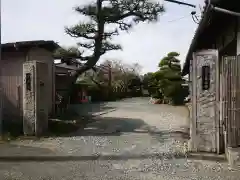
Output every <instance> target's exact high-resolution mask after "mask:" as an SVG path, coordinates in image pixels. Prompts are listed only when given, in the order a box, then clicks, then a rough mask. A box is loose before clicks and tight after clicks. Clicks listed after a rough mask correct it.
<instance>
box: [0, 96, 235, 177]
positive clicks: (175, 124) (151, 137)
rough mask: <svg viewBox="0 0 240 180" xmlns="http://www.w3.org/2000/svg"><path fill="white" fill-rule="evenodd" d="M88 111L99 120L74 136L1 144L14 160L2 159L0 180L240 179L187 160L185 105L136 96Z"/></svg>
mask: <svg viewBox="0 0 240 180" xmlns="http://www.w3.org/2000/svg"><path fill="white" fill-rule="evenodd" d="M89 112H91V113H92V114H95V115H98V116H97V117H96V121H95V122H93V123H90V124H88V125H87V127H86V128H85V129H84V130H83V129H80V130H79V131H78V132H76V133H74V134H73V135H69V136H66V137H58V138H45V139H41V140H39V141H31V140H24V141H22V142H13V143H11V146H10V145H9V146H8V147H6V148H5V149H6V150H5V151H4V147H5V146H4V145H2V148H1V146H0V149H2V152H1V154H0V155H2V156H4V155H5V156H9V159H8V161H7V160H6V159H2V161H1V160H0V179H9V180H10V179H11V180H12V179H18V180H23V179H24V180H25V179H31V180H40V179H42V180H52V179H54V180H55V179H56V180H58V179H62V180H68V179H69V180H70V179H71V180H75V179H76V180H80V179H83V180H84V179H89V180H90V179H91V180H94V179H102V180H108V179H109V180H110V179H114V180H115V179H119V180H120V179H126V180H127V179H144V180H145V179H146V180H148V179H149V180H150V179H151V180H154V179H159V180H171V179H176V180H180V179H184V180H191V179H192V180H198V179H199V180H201V179H211V180H213V179H214V180H215V179H216V180H220V179H224V180H227V179H236V180H237V179H239V175H240V173H239V172H238V171H233V172H230V171H229V170H228V168H227V164H226V163H225V162H217V161H216V160H214V161H213V160H204V161H203V160H194V159H192V158H186V157H185V152H186V147H185V145H186V142H187V138H188V136H187V131H188V110H187V108H186V107H173V106H169V105H152V104H149V103H148V98H131V99H125V100H122V101H119V102H109V103H105V104H101V105H99V104H92V105H90V104H89V105H85V106H82V107H80V108H79V113H80V114H81V115H82V113H89ZM100 112H101V113H100ZM19 156H21V158H18V159H17V158H15V159H14V157H19ZM10 157H12V158H10Z"/></svg>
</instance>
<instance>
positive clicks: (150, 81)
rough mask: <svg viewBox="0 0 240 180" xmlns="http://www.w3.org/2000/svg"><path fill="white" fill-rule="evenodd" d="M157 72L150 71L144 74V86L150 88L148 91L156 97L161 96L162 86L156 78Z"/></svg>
mask: <svg viewBox="0 0 240 180" xmlns="http://www.w3.org/2000/svg"><path fill="white" fill-rule="evenodd" d="M155 76H156V73H154V72H149V73H147V74H144V76H143V82H142V83H143V88H144V89H146V90H148V93H149V94H150V95H152V96H154V97H157V98H159V97H160V91H159V90H160V87H159V84H158V81H157V79H156V77H155Z"/></svg>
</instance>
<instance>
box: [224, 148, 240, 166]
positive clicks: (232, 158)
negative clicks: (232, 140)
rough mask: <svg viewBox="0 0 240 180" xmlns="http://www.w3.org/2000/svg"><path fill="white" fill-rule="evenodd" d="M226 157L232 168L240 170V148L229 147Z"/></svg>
mask: <svg viewBox="0 0 240 180" xmlns="http://www.w3.org/2000/svg"><path fill="white" fill-rule="evenodd" d="M226 157H227V160H228V163H229V166H230V167H231V168H233V169H236V168H237V169H239V168H240V148H230V147H228V148H227V149H226Z"/></svg>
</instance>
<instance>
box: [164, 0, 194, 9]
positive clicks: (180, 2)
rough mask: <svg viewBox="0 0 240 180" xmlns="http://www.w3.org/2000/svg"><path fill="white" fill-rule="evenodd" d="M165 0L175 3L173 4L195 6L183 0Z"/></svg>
mask: <svg viewBox="0 0 240 180" xmlns="http://www.w3.org/2000/svg"><path fill="white" fill-rule="evenodd" d="M165 1H168V2H171V3H175V4H179V5H185V6H190V7H193V8H196V5H194V4H189V3H185V2H182V1H176V0H165Z"/></svg>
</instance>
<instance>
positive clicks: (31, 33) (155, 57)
mask: <svg viewBox="0 0 240 180" xmlns="http://www.w3.org/2000/svg"><path fill="white" fill-rule="evenodd" d="M83 1H84V2H86V1H87V0H1V2H2V4H1V18H2V27H1V35H2V42H3V43H6V42H16V41H26V40H54V41H56V42H58V43H59V44H60V45H61V46H72V45H75V44H76V42H77V40H76V39H74V38H71V37H69V36H68V35H66V34H65V33H64V26H66V25H73V24H75V23H77V22H79V20H80V17H79V15H78V14H77V13H76V12H74V11H73V7H75V6H76V5H79V4H81V2H83ZM182 1H183V0H182ZM202 1H203V0H185V2H188V3H192V4H196V5H198V4H202ZM164 6H165V9H166V12H165V13H164V14H163V15H161V17H160V21H159V22H158V23H155V24H139V25H138V26H136V27H135V28H134V29H133V30H132V31H131V32H130V33H128V34H127V33H122V34H121V35H120V36H118V37H117V38H116V41H118V42H119V43H121V44H122V46H123V51H112V52H110V53H108V54H106V55H104V56H103V57H102V58H101V60H104V59H107V58H117V59H122V60H123V61H124V62H127V63H136V62H138V63H139V64H140V65H141V66H142V67H143V72H148V71H155V70H157V64H158V63H159V61H160V59H161V58H162V57H163V56H165V55H166V54H167V53H168V52H170V51H177V52H179V53H180V54H181V56H180V59H181V61H182V62H183V61H184V58H185V56H186V53H187V51H188V48H189V45H190V42H191V40H192V38H193V35H194V32H195V29H196V26H197V24H195V23H194V22H193V20H192V18H191V16H190V13H191V11H192V10H195V9H193V8H191V7H186V6H180V5H177V4H173V3H169V2H164ZM196 10H197V12H199V8H197V9H196ZM198 14H199V13H198ZM185 16H187V17H185ZM182 17H185V18H182ZM181 18H182V19H181Z"/></svg>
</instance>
